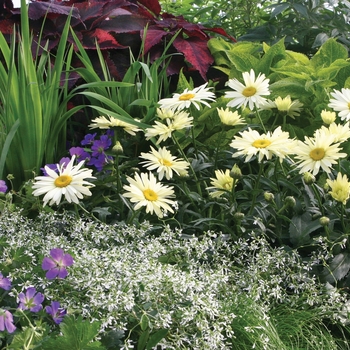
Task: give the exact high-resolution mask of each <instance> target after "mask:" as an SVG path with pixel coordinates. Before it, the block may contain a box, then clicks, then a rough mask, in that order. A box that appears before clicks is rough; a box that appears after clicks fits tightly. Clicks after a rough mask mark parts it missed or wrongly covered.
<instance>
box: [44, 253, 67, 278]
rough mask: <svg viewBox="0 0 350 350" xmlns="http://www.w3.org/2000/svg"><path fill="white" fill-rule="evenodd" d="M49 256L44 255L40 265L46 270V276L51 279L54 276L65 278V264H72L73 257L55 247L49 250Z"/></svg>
mask: <svg viewBox="0 0 350 350" xmlns="http://www.w3.org/2000/svg"><path fill="white" fill-rule="evenodd" d="M50 255H51V256H50V257H49V258H48V257H45V258H44V259H43V263H42V265H41V267H42V269H43V270H48V271H47V272H46V278H47V279H49V280H53V279H54V278H56V277H58V278H65V277H66V276H67V275H68V272H67V270H66V267H67V266H71V265H72V264H73V258H72V256H71V255H69V254H64V251H63V249H60V248H55V249H51V250H50Z"/></svg>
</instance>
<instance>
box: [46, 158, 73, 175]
mask: <svg viewBox="0 0 350 350" xmlns="http://www.w3.org/2000/svg"><path fill="white" fill-rule="evenodd" d="M69 162H70V158H68V157H63V158H62V159H61V160H60V161H59V163H58V164H46V166H47V167H49V168H50V169H51V170H53V171H56V173H58V167H59V166H63V169H64V168H65V166H66V165H67V164H68V163H69ZM40 169H41V171H42V172H43V174H44V176H47V173H46V170H45V168H40Z"/></svg>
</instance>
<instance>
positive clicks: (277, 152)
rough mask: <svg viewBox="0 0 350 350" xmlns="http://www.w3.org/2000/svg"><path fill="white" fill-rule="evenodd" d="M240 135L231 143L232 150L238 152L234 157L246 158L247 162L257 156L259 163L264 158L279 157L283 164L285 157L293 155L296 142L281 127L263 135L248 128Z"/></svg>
mask: <svg viewBox="0 0 350 350" xmlns="http://www.w3.org/2000/svg"><path fill="white" fill-rule="evenodd" d="M240 135H241V136H235V137H234V139H233V141H232V142H231V143H230V146H231V147H232V148H235V149H237V150H238V152H236V153H234V154H233V155H232V157H239V156H245V157H246V158H245V161H246V162H248V161H249V160H250V159H251V158H252V157H253V156H255V155H256V156H257V157H258V161H259V162H261V161H262V159H263V158H264V157H266V159H271V158H272V156H276V157H278V158H279V160H280V161H281V162H282V161H283V159H284V158H285V157H287V156H288V155H289V154H291V153H292V151H291V149H292V147H293V145H294V140H292V139H290V138H289V133H288V132H285V131H282V129H281V127H278V128H277V129H275V130H274V132H272V133H271V132H270V131H268V132H267V133H266V134H262V135H260V134H259V132H258V131H256V130H252V129H251V128H248V130H245V131H243V132H240Z"/></svg>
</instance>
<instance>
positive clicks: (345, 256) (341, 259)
mask: <svg viewBox="0 0 350 350" xmlns="http://www.w3.org/2000/svg"><path fill="white" fill-rule="evenodd" d="M349 270H350V253H349V252H343V253H340V254H338V255H336V256H335V257H334V258H333V259H332V261H331V263H330V264H329V266H328V268H326V269H325V270H324V273H323V277H324V278H325V279H326V280H327V281H328V282H330V283H333V282H336V281H339V280H341V279H343V278H344V277H345V276H346V275H347V274H348V272H349Z"/></svg>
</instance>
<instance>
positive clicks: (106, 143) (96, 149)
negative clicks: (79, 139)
mask: <svg viewBox="0 0 350 350" xmlns="http://www.w3.org/2000/svg"><path fill="white" fill-rule="evenodd" d="M111 144H112V140H111V139H110V138H109V137H108V136H107V135H102V136H101V137H100V139H99V140H96V141H94V143H93V145H92V146H91V151H92V156H93V157H97V156H98V155H99V154H103V153H104V151H105V150H106V149H108V148H109V147H110V146H111Z"/></svg>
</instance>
